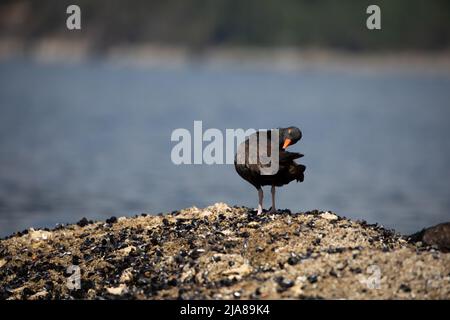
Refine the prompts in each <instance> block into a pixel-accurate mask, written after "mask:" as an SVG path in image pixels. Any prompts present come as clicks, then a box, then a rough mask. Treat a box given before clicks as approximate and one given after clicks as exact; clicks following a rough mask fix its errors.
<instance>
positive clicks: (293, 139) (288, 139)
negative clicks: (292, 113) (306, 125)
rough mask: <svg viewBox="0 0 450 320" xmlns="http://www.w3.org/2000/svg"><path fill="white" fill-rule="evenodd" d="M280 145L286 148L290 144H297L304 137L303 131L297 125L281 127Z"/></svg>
mask: <svg viewBox="0 0 450 320" xmlns="http://www.w3.org/2000/svg"><path fill="white" fill-rule="evenodd" d="M279 135H280V147H281V148H283V149H286V148H287V147H288V146H290V145H293V144H296V143H297V141H299V140H300V139H301V138H302V132H301V131H300V129H299V128H297V127H289V128H280V129H279Z"/></svg>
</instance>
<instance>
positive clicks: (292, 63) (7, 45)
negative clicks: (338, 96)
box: [0, 38, 450, 74]
mask: <svg viewBox="0 0 450 320" xmlns="http://www.w3.org/2000/svg"><path fill="white" fill-rule="evenodd" d="M15 58H31V59H33V60H36V61H39V62H69V63H73V62H82V61H85V60H89V59H97V60H98V59H101V60H102V61H105V62H111V63H113V64H118V65H129V66H138V67H171V68H177V67H183V66H187V65H193V64H194V65H203V66H207V67H213V68H227V67H230V66H239V67H244V68H249V69H252V68H257V69H263V70H274V71H283V72H289V71H294V72H295V71H301V70H307V69H311V68H322V69H323V68H326V69H330V70H347V69H356V70H360V71H368V72H373V71H376V72H378V71H380V72H382V71H399V72H427V73H428V72H430V73H442V74H450V49H448V50H444V51H436V52H431V51H427V52H419V51H401V52H400V51H392V52H388V51H385V52H368V51H362V52H349V51H338V50H330V49H322V48H305V49H300V48H289V47H286V48H262V47H260V48H256V47H253V48H252V47H209V48H204V49H202V50H192V49H190V48H188V47H184V46H168V45H161V44H152V43H149V44H139V45H127V46H115V47H111V48H109V49H106V50H104V51H101V52H96V51H95V50H94V49H92V44H91V43H90V42H89V41H87V40H72V41H69V40H66V39H61V38H47V39H42V40H39V41H35V42H33V43H31V44H30V43H26V42H24V41H22V40H20V39H14V38H9V39H5V38H3V39H0V62H2V61H8V60H10V59H15Z"/></svg>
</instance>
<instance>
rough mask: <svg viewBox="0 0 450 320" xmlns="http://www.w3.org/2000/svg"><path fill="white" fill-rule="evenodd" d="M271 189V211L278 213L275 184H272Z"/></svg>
mask: <svg viewBox="0 0 450 320" xmlns="http://www.w3.org/2000/svg"><path fill="white" fill-rule="evenodd" d="M270 191H271V193H272V209H270V213H277V209H276V207H275V186H272V189H271V190H270Z"/></svg>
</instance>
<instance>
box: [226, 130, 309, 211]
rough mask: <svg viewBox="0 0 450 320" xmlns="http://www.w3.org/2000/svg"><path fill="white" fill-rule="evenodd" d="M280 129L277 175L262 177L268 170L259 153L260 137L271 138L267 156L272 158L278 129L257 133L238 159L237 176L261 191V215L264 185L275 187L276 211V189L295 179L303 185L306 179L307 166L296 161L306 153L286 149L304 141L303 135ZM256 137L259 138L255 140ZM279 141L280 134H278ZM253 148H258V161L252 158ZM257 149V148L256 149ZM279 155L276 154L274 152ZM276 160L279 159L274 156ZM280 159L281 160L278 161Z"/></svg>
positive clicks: (273, 208) (268, 140) (275, 173)
mask: <svg viewBox="0 0 450 320" xmlns="http://www.w3.org/2000/svg"><path fill="white" fill-rule="evenodd" d="M276 130H278V135H279V141H278V145H277V146H274V148H276V147H278V152H279V157H278V170H277V171H275V172H274V173H273V174H267V172H266V174H262V172H263V170H264V169H265V168H266V167H267V164H266V163H267V162H263V163H264V164H262V163H261V159H260V156H261V153H260V152H259V148H258V145H259V138H260V136H261V138H262V139H264V138H265V139H267V155H268V156H269V157H270V156H271V155H272V153H271V147H272V145H271V137H272V133H274V132H275V131H274V130H269V131H257V132H256V133H254V134H253V135H251V136H249V137H248V138H247V139H246V140H245V141H244V142H242V143H241V144H240V145H239V147H238V151H237V153H236V156H235V159H234V166H235V168H236V171H237V173H238V174H239V175H240V176H241V177H242V178H244V179H245V180H247V181H248V182H250V183H251V184H252V185H253V186H254V187H255V188H256V189H257V190H258V200H259V201H258V214H260V213H261V212H262V210H263V190H262V188H261V187H262V186H266V185H270V186H272V189H271V192H272V208H271V210H270V212H272V213H274V212H276V208H275V187H281V186H283V185H285V184H288V183H289V182H291V181H293V180H297V181H300V182H302V181H303V179H304V175H303V173H304V171H305V168H306V167H305V166H304V165H301V164H297V163H296V162H295V161H294V160H295V159H298V158H301V157H303V155H302V154H300V153H296V152H288V151H286V150H285V149H286V148H287V147H288V146H290V145H293V144H295V143H297V141H299V140H300V139H301V138H302V132H301V131H300V129H298V128H296V127H289V128H281V129H276ZM255 135H256V137H255ZM274 138H276V132H275V133H274ZM250 146H251V148H250ZM253 147H256V150H257V151H256V152H257V155H258V156H257V158H256V160H252V159H255V158H254V157H253V158H252V156H251V154H252V153H251V151H252V149H253ZM253 150H254V149H253ZM274 155H275V153H274ZM274 158H276V157H274ZM275 160H277V159H275Z"/></svg>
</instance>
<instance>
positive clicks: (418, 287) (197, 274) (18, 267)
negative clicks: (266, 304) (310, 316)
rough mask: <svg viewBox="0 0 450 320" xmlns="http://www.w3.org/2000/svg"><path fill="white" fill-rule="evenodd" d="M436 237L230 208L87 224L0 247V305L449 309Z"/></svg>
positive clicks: (448, 276) (444, 258)
mask: <svg viewBox="0 0 450 320" xmlns="http://www.w3.org/2000/svg"><path fill="white" fill-rule="evenodd" d="M444 226H445V225H444ZM445 228H448V225H447V226H446V227H444V229H445ZM439 230H441V229H439ZM444 231H445V232H447V231H448V229H445V230H444ZM436 232H437V231H436V230H435V231H433V232H427V231H422V232H419V233H417V234H416V235H414V236H412V237H405V236H402V235H400V234H397V233H396V232H394V231H392V230H386V229H384V228H383V227H381V226H379V225H376V224H375V225H371V224H367V223H366V222H364V221H352V220H350V219H347V218H345V217H340V216H338V215H336V214H334V213H332V212H321V211H317V210H315V211H309V212H304V213H291V212H290V211H289V210H282V211H279V213H278V214H276V215H272V214H269V213H268V212H264V213H263V214H262V215H257V214H256V212H255V211H254V210H253V209H249V208H245V207H229V206H228V205H226V204H223V203H218V204H215V205H213V206H210V207H207V208H205V209H198V208H196V207H193V208H189V209H184V210H181V211H174V212H172V213H169V214H164V215H158V216H154V215H147V214H142V215H138V216H135V217H132V218H124V217H122V218H115V217H112V218H110V219H108V220H107V221H106V222H94V221H89V220H87V219H82V220H81V221H79V222H78V223H77V224H73V225H61V226H58V227H57V228H55V229H53V230H48V229H44V230H33V229H29V230H26V231H23V232H19V233H16V234H14V235H12V236H9V237H7V238H5V239H3V240H0V299H449V298H450V253H447V252H446V251H447V248H446V247H445V244H444V245H442V244H443V243H444V242H442V241H443V240H442V239H443V237H442V234H441V236H440V237H439V239H440V240H439V239H438V240H439V241H441V242H439V241H438V242H437V243H436V244H434V245H431V246H430V245H428V244H432V240H430V239H431V238H432V236H433V235H434V234H435V233H436ZM445 237H448V234H447V233H445V234H444V238H445ZM444 240H445V239H444ZM430 242H431V243H430ZM427 243H428V244H427ZM77 270H78V271H79V273H78V274H79V275H80V281H79V282H78V281H77V278H76V276H77V273H76V272H75V271H77ZM70 284H72V285H70ZM74 284H75V286H74ZM78 285H79V286H78Z"/></svg>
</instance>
